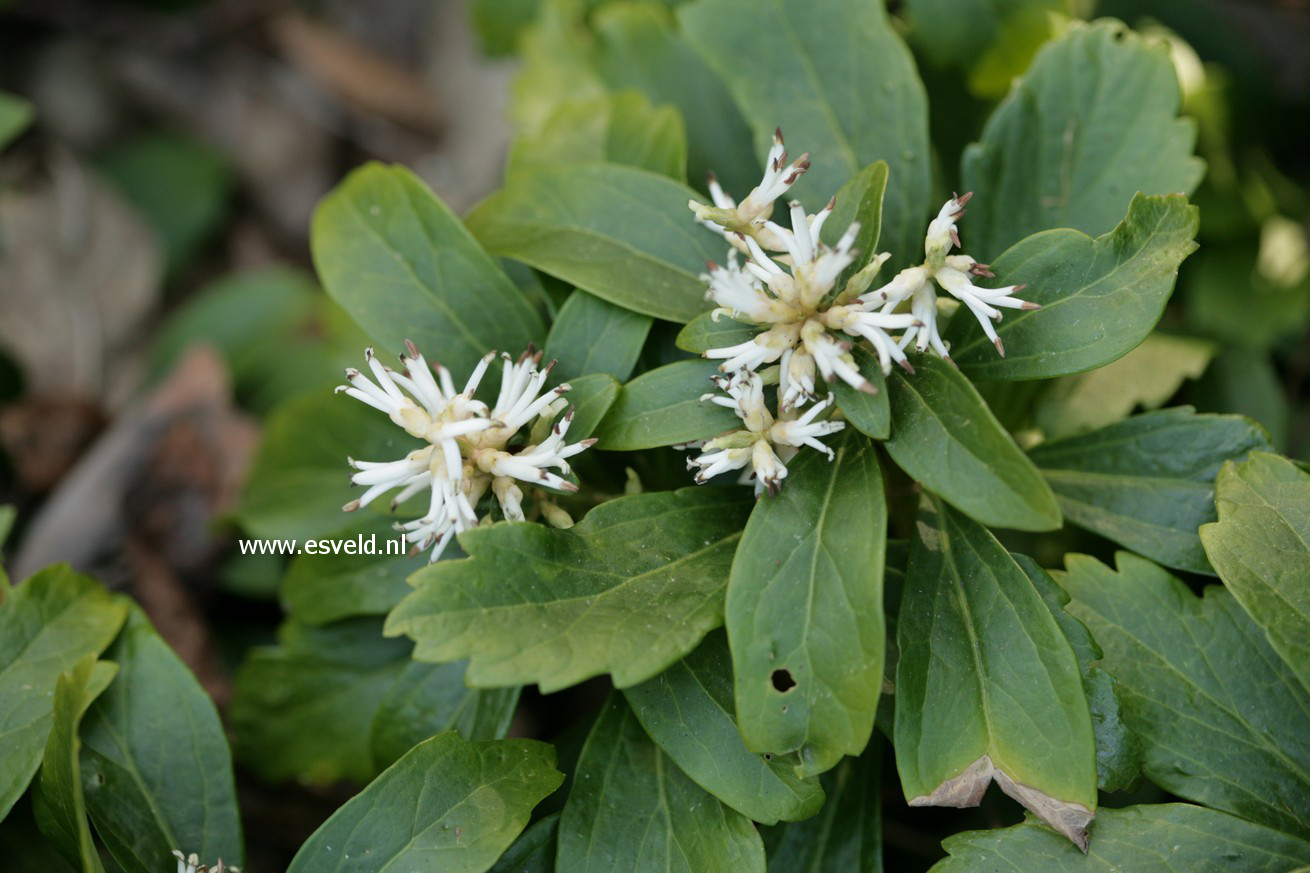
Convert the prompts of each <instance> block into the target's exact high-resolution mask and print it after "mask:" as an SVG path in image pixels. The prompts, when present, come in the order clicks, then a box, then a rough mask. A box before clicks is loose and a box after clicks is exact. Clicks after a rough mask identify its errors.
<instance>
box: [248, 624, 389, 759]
mask: <svg viewBox="0 0 1310 873" xmlns="http://www.w3.org/2000/svg"><path fill="white" fill-rule="evenodd" d="M380 630H381V628H380V627H379V622H378V621H376V620H373V619H363V618H359V619H350V620H348V621H343V622H338V623H336V624H333V625H330V626H328V627H323V628H313V627H307V626H304V625H300V624H297V623H295V622H288V623H286V624H284V625H283V626H282V628H281V630H280V631H279V633H278V637H279V644H278V645H277V646H276V647H272V646H269V647H262V648H257V649H255V650H254V651H253V652H251V654H250V655H248V656H247V658H246V661H245V663H244V664H243V665H242V666H241V669H240V670H239V671H238V672H237V676H236V683H235V689H234V691H233V695H232V703H231V705H230V706H229V707H228V719H229V721H230V723H231V726H232V732H233V734H234V737H235V744H234V748H235V751H236V754H237V759H238V760H240V761H241V762H242V763H243V764H244V765H245V766H247V767H249V768H250V769H251V770H252V771H254V772H255V774H256V775H258V776H259V777H260V778H262V779H264V780H265V781H268V782H281V781H284V780H287V779H298V780H300V781H302V782H307V783H311V784H318V785H327V784H330V783H332V782H336V781H337V780H340V779H349V780H351V781H354V782H359V783H365V782H368V780H370V779H371V778H373V776H374V775H375V774H376V773H377V768H376V767H375V766H374V763H373V756H372V750H371V747H370V732H371V730H372V727H373V721H374V718H375V716H376V713H377V712H378V709H379V707H380V706H381V704H382V700H383V699H384V698H385V697H386V696H387V694H388V693H389V692H390V690H391V688H392V686H393V685H394V683H395V681H396V679H397V678H398V677H399V676H400V674H401V672H402V671H403V670H404V668H405V665H406V664H408V662H409V658H408V655H409V645H408V644H407V643H406V642H405V641H403V640H388V639H384V638H383V637H382V635H381V633H380Z"/></svg>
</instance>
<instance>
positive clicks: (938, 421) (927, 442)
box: [885, 355, 1060, 531]
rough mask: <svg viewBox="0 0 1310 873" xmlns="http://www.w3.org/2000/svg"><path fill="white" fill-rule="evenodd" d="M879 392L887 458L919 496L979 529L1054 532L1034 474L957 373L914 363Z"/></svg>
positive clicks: (1050, 503) (1054, 511)
mask: <svg viewBox="0 0 1310 873" xmlns="http://www.w3.org/2000/svg"><path fill="white" fill-rule="evenodd" d="M887 388H888V391H889V392H890V394H891V436H890V437H889V438H888V440H887V442H886V444H885V445H886V446H887V453H888V454H889V455H891V456H892V460H894V461H895V462H896V463H897V464H898V465H900V467H901V469H902V470H904V471H905V472H906V473H909V474H910V475H911V476H913V477H914V478H915V479H917V480H919V482H920V483H922V485H923V487H924V488H927V489H928V490H929V491H931V492H933V493H934V494H936V495H938V496H939V497H941V498H942V499H943V500H945V501H946V502H947V503H950V504H951V505H952V506H954V507H955V508H956V509H958V510H960V511H961V512H964V513H966V514H968V515H969V516H971V517H972V518H974V519H977V520H978V521H980V522H982V523H983V524H987V525H992V526H994V527H1008V528H1014V529H1016V530H1038V531H1039V530H1054V529H1055V528H1058V527H1059V526H1060V508H1059V506H1057V505H1056V502H1055V495H1054V494H1052V493H1051V489H1050V487H1048V486H1047V484H1046V482H1045V481H1044V480H1043V479H1042V475H1041V473H1039V472H1038V471H1037V468H1036V467H1034V466H1033V464H1032V462H1031V461H1030V460H1028V456H1027V455H1025V454H1024V453H1023V451H1022V450H1021V449H1020V448H1019V447H1018V446H1017V445H1016V444H1015V442H1014V439H1013V438H1012V437H1011V436H1010V435H1009V433H1007V432H1006V430H1005V428H1003V427H1002V426H1001V424H1000V422H998V421H997V420H996V416H994V415H992V412H991V410H990V409H988V408H987V404H986V403H985V402H984V401H983V399H982V398H981V397H980V396H978V392H977V390H976V389H974V387H973V385H971V384H970V383H969V380H968V379H967V378H965V377H964V375H963V374H962V373H960V371H959V370H957V369H956V368H955V367H953V366H952V365H951V364H949V363H947V362H946V361H943V360H942V359H941V358H938V357H935V356H928V355H922V356H920V357H919V358H918V359H917V360H916V361H915V372H914V373H913V374H906V373H903V372H900V371H899V370H898V371H894V372H893V375H892V377H891V379H889V380H888V385H887Z"/></svg>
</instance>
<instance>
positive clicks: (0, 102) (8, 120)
mask: <svg viewBox="0 0 1310 873" xmlns="http://www.w3.org/2000/svg"><path fill="white" fill-rule="evenodd" d="M32 117H33V112H32V104H31V103H28V102H27V101H26V100H24V99H23V98H21V97H16V96H14V95H13V94H6V93H4V92H3V91H0V149H2V148H4V147H5V146H7V145H9V143H11V142H13V141H14V139H16V138H17V137H18V135H19V134H20V133H22V132H23V131H24V130H26V129H27V127H28V125H30V124H31V123H32Z"/></svg>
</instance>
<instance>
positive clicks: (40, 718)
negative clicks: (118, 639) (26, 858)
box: [0, 564, 127, 819]
mask: <svg viewBox="0 0 1310 873" xmlns="http://www.w3.org/2000/svg"><path fill="white" fill-rule="evenodd" d="M126 616H127V606H126V605H125V604H124V603H123V602H121V601H119V600H116V599H115V598H114V597H112V596H111V595H110V594H109V592H108V591H106V590H105V588H104V586H102V585H101V584H100V583H99V582H96V581H95V580H94V579H92V578H90V577H89V576H83V575H81V574H80V573H74V572H73V571H72V570H71V569H69V567H68V566H67V565H64V564H59V565H57V566H54V567H50V568H48V569H45V570H42V571H41V572H40V573H37V574H36V575H35V576H33V577H32V578H30V579H28V580H27V581H26V582H24V583H23V584H21V585H19V586H17V587H15V588H13V589H12V590H10V591H9V592H8V593H7V594H5V597H4V600H3V601H2V602H0V819H2V818H4V816H5V814H7V813H8V812H9V810H10V809H11V808H12V807H13V805H14V802H15V801H17V800H18V798H19V797H20V796H21V795H22V794H23V792H24V791H25V790H26V789H27V784H28V783H29V782H31V781H32V776H33V774H34V773H36V769H37V767H38V766H40V764H41V754H42V751H43V750H44V749H45V745H46V738H47V737H48V736H49V734H50V725H51V709H50V705H51V704H50V700H51V695H52V694H53V693H54V688H55V680H56V679H57V678H58V677H59V675H60V674H61V673H64V672H65V671H67V670H70V669H72V668H73V666H74V665H75V664H77V663H78V661H80V660H81V659H82V658H83V657H84V656H86V655H98V654H100V653H101V652H103V651H104V650H105V648H106V647H107V646H108V645H109V643H110V642H111V641H112V640H113V639H114V637H115V636H116V635H117V634H118V629H119V628H120V627H122V625H123V619H124V618H125V617H126Z"/></svg>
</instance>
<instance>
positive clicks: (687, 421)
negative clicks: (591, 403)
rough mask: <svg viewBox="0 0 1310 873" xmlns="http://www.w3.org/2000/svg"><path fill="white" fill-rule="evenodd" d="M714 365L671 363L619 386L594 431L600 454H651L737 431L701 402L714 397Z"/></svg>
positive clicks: (724, 413)
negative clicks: (644, 451)
mask: <svg viewBox="0 0 1310 873" xmlns="http://www.w3.org/2000/svg"><path fill="white" fill-rule="evenodd" d="M718 372H719V368H718V365H717V363H716V362H715V361H702V360H687V361H675V362H674V363H672V364H666V365H665V366H663V367H659V368H658V369H655V370H650V371H649V372H646V373H642V374H641V375H640V376H638V377H637V378H636V379H633V380H632V381H631V382H629V383H628V384H626V385H624V386H623V390H622V391H620V392H619V399H618V400H616V401H615V402H614V405H613V406H611V407H610V410H609V413H608V414H607V415H606V416H605V420H604V421H602V422H601V423H600V427H599V428H597V430H596V436H597V437H599V438H600V445H599V448H601V449H604V450H605V451H611V452H626V451H633V450H635V449H653V448H658V447H660V446H672V445H678V444H680V443H688V442H692V441H694V440H702V439H708V438H710V437H713V436H718V435H719V434H721V433H723V432H724V431H729V430H736V429H738V428H739V427H741V419H739V418H738V417H737V416H736V414H735V413H733V411H732V410H730V409H726V408H724V407H722V406H719V405H718V404H716V403H709V402H708V401H707V402H704V403H702V402H701V399H700V398H701V397H702V396H703V395H705V394H707V393H712V392H713V391H714V385H713V384H712V383H711V382H710V379H711V377H713V376H715V375H717V374H718Z"/></svg>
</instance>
